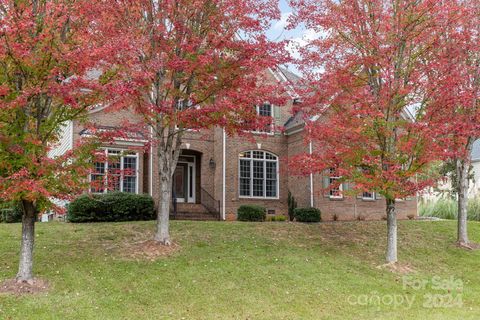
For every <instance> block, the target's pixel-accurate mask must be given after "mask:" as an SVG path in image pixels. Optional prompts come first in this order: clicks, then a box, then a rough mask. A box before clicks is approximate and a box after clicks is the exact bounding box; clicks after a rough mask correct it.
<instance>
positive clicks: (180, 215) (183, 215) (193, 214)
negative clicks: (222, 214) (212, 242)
mask: <svg viewBox="0 0 480 320" xmlns="http://www.w3.org/2000/svg"><path fill="white" fill-rule="evenodd" d="M170 219H172V220H192V221H217V220H219V218H218V214H216V213H213V212H209V211H208V209H207V208H205V206H203V205H202V204H199V203H177V214H176V215H174V213H173V207H172V211H171V212H170Z"/></svg>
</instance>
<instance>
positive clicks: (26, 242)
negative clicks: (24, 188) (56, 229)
mask: <svg viewBox="0 0 480 320" xmlns="http://www.w3.org/2000/svg"><path fill="white" fill-rule="evenodd" d="M22 204H23V215H22V245H21V249H20V263H19V266H18V273H17V277H16V279H17V281H18V282H28V283H31V282H32V281H33V246H34V243H35V220H36V218H37V217H36V214H37V210H36V208H35V205H34V203H33V202H31V201H26V200H24V201H23V203H22Z"/></svg>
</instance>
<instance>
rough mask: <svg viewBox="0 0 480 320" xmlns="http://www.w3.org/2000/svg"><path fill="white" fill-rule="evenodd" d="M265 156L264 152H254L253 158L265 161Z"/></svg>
mask: <svg viewBox="0 0 480 320" xmlns="http://www.w3.org/2000/svg"><path fill="white" fill-rule="evenodd" d="M264 154H265V153H264V152H263V151H253V158H254V159H263V158H264Z"/></svg>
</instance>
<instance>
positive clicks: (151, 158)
mask: <svg viewBox="0 0 480 320" xmlns="http://www.w3.org/2000/svg"><path fill="white" fill-rule="evenodd" d="M150 134H151V136H150V174H149V175H148V176H149V178H150V188H149V189H150V190H149V191H150V192H149V193H150V196H152V197H153V144H152V140H153V127H152V126H150Z"/></svg>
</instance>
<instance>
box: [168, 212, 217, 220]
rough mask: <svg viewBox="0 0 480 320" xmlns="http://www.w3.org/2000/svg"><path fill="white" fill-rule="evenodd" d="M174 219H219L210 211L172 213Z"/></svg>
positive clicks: (171, 217) (171, 216)
mask: <svg viewBox="0 0 480 320" xmlns="http://www.w3.org/2000/svg"><path fill="white" fill-rule="evenodd" d="M170 219H172V220H192V221H216V220H218V219H217V218H216V217H215V216H214V215H213V214H209V213H187V212H177V215H176V216H174V215H173V214H171V215H170Z"/></svg>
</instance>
